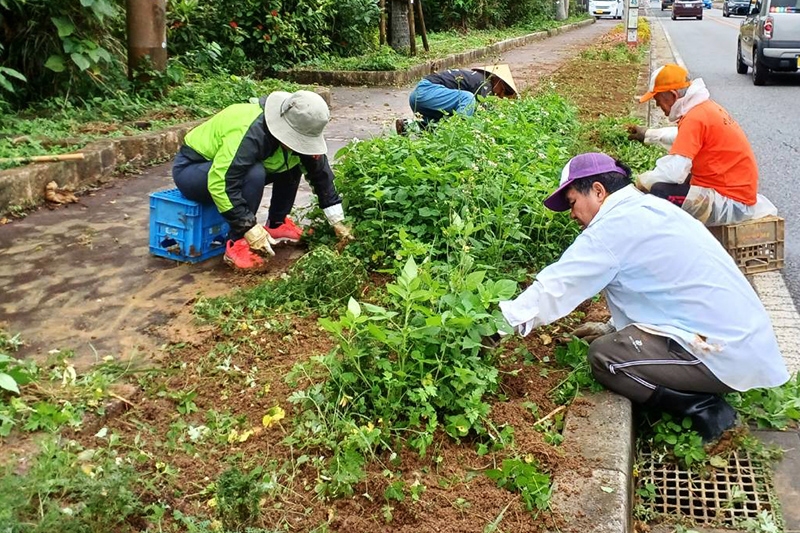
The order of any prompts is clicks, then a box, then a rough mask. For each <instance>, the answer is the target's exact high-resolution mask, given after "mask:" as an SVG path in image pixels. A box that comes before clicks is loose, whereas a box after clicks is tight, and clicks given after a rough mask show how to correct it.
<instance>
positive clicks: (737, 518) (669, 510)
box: [637, 452, 774, 527]
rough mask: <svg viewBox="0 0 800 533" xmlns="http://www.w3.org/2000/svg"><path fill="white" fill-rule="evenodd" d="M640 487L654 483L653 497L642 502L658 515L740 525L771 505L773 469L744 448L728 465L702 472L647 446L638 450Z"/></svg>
mask: <svg viewBox="0 0 800 533" xmlns="http://www.w3.org/2000/svg"><path fill="white" fill-rule="evenodd" d="M640 464H641V466H640V468H639V478H638V487H637V488H642V487H645V486H646V485H647V484H648V483H652V484H653V485H655V487H656V494H655V498H652V499H650V500H649V501H645V499H642V498H640V500H641V501H640V502H639V503H641V504H642V505H644V506H645V507H646V508H649V510H651V511H652V512H653V513H655V514H657V515H662V516H663V515H669V516H680V517H685V518H688V519H690V520H692V521H693V522H694V523H696V524H714V525H717V526H734V527H735V526H736V525H737V524H738V523H739V522H741V521H742V520H747V519H748V518H757V515H758V513H759V512H760V511H763V510H772V509H773V496H772V495H773V494H774V491H773V490H772V481H771V479H770V477H769V469H768V468H766V467H765V466H764V465H763V464H761V463H760V462H759V461H757V460H753V459H752V458H751V457H750V455H749V454H748V453H746V452H734V453H733V454H732V455H731V457H730V460H729V461H728V464H727V466H725V467H724V468H715V469H711V470H710V471H709V472H708V473H707V475H706V476H705V477H704V476H701V475H700V474H697V473H695V472H692V471H689V470H683V469H681V468H679V467H678V466H677V465H675V464H672V463H665V462H662V461H661V460H660V459H659V457H657V456H655V455H653V454H652V453H649V452H643V453H642V454H641V455H640Z"/></svg>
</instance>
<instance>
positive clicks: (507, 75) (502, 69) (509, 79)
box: [472, 63, 519, 94]
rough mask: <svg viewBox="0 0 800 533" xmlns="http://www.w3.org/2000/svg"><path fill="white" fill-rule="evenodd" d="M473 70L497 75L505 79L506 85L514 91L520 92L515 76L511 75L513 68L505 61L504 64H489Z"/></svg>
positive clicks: (515, 92)
mask: <svg viewBox="0 0 800 533" xmlns="http://www.w3.org/2000/svg"><path fill="white" fill-rule="evenodd" d="M472 70H475V71H478V72H485V73H487V74H491V75H492V76H497V77H498V78H500V79H501V80H503V81H504V82H505V84H506V85H508V87H509V89H511V90H512V91H514V94H517V93H518V92H519V91H518V90H517V86H516V85H515V84H514V78H513V76H511V68H509V66H508V65H507V64H505V63H504V64H502V65H487V66H485V67H477V68H474V69H472Z"/></svg>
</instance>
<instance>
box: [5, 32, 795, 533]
mask: <svg viewBox="0 0 800 533" xmlns="http://www.w3.org/2000/svg"><path fill="white" fill-rule="evenodd" d="M603 46H605V45H603ZM594 53H595V52H594V51H588V52H586V53H585V54H583V55H582V56H581V57H579V58H577V59H576V60H575V61H576V62H585V61H594V62H602V64H601V66H603V65H605V66H609V67H613V66H614V65H617V64H623V65H628V64H633V65H636V62H637V61H638V60H639V59H638V58H641V55H638V53H633V54H630V55H629V54H623V53H619V52H612V53H609V54H608V55H607V56H604V55H603V52H602V51H601V52H598V53H599V54H600V57H588V56H590V55H592V54H594ZM579 64H580V63H577V65H579ZM564 68H565V69H573V68H576V66H575V64H573V63H569V64H568V65H566V66H565V67H564ZM568 71H569V70H568ZM603 72H604V71H603V70H598V72H597V74H596V77H584V78H580V79H577V80H576V81H575V83H573V84H570V86H569V87H570V88H569V90H566V88H565V87H566V85H565V84H559V82H558V81H557V80H558V79H559V75H558V74H557V75H556V76H555V77H554V80H555V81H552V83H551V82H550V81H547V82H545V83H544V84H543V85H542V87H541V88H540V89H539V90H537V91H536V92H535V94H529V95H525V96H524V97H523V98H521V99H519V100H517V101H508V100H497V99H493V98H490V99H489V101H488V103H487V108H488V109H489V110H490V111H491V112H484V111H483V110H481V111H479V112H478V113H476V115H475V116H474V117H472V118H469V119H468V118H463V117H454V118H452V119H450V120H447V121H444V122H442V123H441V124H440V125H439V127H436V128H432V129H431V130H430V131H426V132H413V133H412V134H411V135H410V136H407V137H400V136H388V137H380V138H375V139H371V140H368V141H362V142H354V143H352V144H351V145H349V146H348V147H346V148H344V149H343V152H342V153H341V163H340V165H339V167H338V169H337V170H338V172H337V175H338V179H339V182H338V184H337V185H338V186H339V188H340V191H341V193H342V195H343V197H344V199H345V202H346V209H347V212H348V213H349V216H350V217H352V221H353V231H354V234H355V235H356V237H357V240H356V242H354V243H352V244H350V245H348V246H347V247H346V248H344V249H343V250H341V251H334V250H333V249H332V248H331V247H329V246H328V245H331V244H332V243H333V239H332V235H331V234H330V233H329V228H328V227H327V225H326V224H324V223H322V219H321V213H320V212H319V211H318V210H312V211H311V212H310V213H309V214H308V215H309V216H310V217H311V218H312V219H314V220H316V224H315V227H314V231H313V234H312V235H311V236H310V237H309V238H308V239H307V242H306V244H307V245H308V246H309V248H310V251H309V252H308V253H307V254H306V255H304V256H303V257H302V258H301V259H300V260H298V261H297V262H296V263H295V264H294V265H292V266H291V267H289V268H288V269H287V270H286V271H285V272H283V273H276V274H277V276H276V277H274V278H272V279H269V280H266V281H264V280H259V282H257V283H255V282H253V281H252V280H251V279H250V278H247V279H245V280H244V281H243V285H244V286H243V287H242V288H241V289H239V290H237V291H235V292H232V293H231V294H229V295H226V296H223V297H220V298H213V299H201V300H199V301H198V302H196V303H195V306H194V313H195V315H196V318H197V320H198V321H200V322H201V323H202V324H203V325H204V327H206V328H210V329H211V334H210V335H209V336H207V337H205V338H203V339H197V340H194V342H191V341H187V340H185V339H176V342H173V343H167V344H165V345H164V346H163V348H162V353H161V356H160V358H159V359H158V361H157V363H156V364H154V365H153V366H144V365H143V364H142V363H138V364H137V362H136V361H132V362H131V363H130V364H126V365H120V364H118V363H117V362H116V361H115V360H114V359H113V358H110V357H108V356H106V358H101V359H100V360H99V361H98V362H97V365H95V366H94V367H92V368H90V369H76V368H75V367H74V366H73V365H72V364H71V362H70V354H69V353H67V352H60V351H54V352H53V353H52V354H50V355H51V359H50V360H49V361H45V362H41V363H40V364H34V363H31V362H23V361H20V360H18V359H16V358H15V357H14V354H15V352H16V350H17V349H18V348H19V347H20V346H21V345H22V343H23V342H24V339H20V338H19V337H17V336H10V335H8V334H3V335H2V336H0V444H2V446H3V448H4V450H9V453H8V454H4V456H3V458H2V459H0V465H1V466H2V468H3V470H2V477H0V529H2V530H4V531H5V530H7V531H11V532H14V533H16V532H22V531H26V532H27V531H35V532H40V531H41V532H45V531H47V532H51V531H120V532H133V531H143V530H148V529H149V530H152V531H164V532H172V531H174V532H177V531H189V532H193V533H194V532H197V533H200V532H203V533H205V532H209V533H210V532H244V531H248V532H251V533H255V532H262V533H268V532H269V533H272V532H278V531H292V530H294V531H314V532H318V533H322V532H328V531H366V530H369V531H386V532H389V531H392V532H396V531H400V532H403V531H406V532H411V531H413V532H421V533H428V532H432V531H441V530H442V529H444V528H445V526H447V527H455V528H461V529H465V530H477V531H486V532H497V531H504V532H507V533H516V532H519V533H521V532H526V533H527V532H531V531H543V530H545V529H547V530H551V531H552V530H557V528H559V526H560V525H561V522H560V520H561V519H560V517H559V516H557V515H555V514H554V513H552V510H551V508H550V499H551V495H552V490H553V485H552V483H553V479H554V477H555V476H557V475H558V473H559V472H561V471H563V470H565V469H580V468H583V467H587V466H591V465H582V464H580V463H579V462H578V461H576V460H575V459H574V457H573V454H571V453H570V449H569V446H570V442H569V440H568V439H565V436H564V434H563V428H564V419H565V418H564V417H565V415H566V413H567V412H568V411H569V409H570V406H571V404H572V403H573V402H574V401H575V399H576V398H579V397H580V395H581V394H583V393H585V392H588V391H596V390H599V389H600V388H601V387H600V386H599V385H598V384H597V383H596V382H594V380H593V379H592V377H591V373H590V370H589V368H588V365H587V361H586V354H587V350H588V344H587V343H586V342H584V341H582V340H579V339H576V338H572V337H571V336H570V335H569V332H570V331H571V330H572V329H573V328H574V327H575V326H576V325H578V324H580V323H582V322H584V321H589V320H591V321H598V320H605V319H607V316H608V314H607V311H606V310H605V309H604V305H603V303H602V300H601V299H599V298H597V299H593V300H591V301H589V302H586V303H584V304H583V305H582V306H581V307H580V308H579V309H578V310H577V311H576V312H574V313H573V314H571V315H570V316H569V317H567V318H565V319H563V320H562V321H559V322H558V323H556V324H553V325H551V326H548V327H545V328H540V329H539V330H537V331H536V333H535V334H533V335H530V336H529V337H528V338H526V339H519V338H516V337H514V336H508V337H506V338H505V339H504V340H503V341H501V342H500V343H499V345H498V346H495V344H496V341H495V339H496V335H497V334H498V333H501V332H502V333H509V331H508V326H507V324H505V322H504V321H503V320H502V317H501V315H500V313H499V311H498V309H497V302H498V301H500V300H503V299H508V298H510V297H512V296H514V295H515V294H516V293H518V292H519V290H520V289H521V287H523V286H524V285H526V284H527V283H529V282H531V281H532V280H533V278H534V276H535V273H536V271H537V270H538V269H540V268H541V267H542V266H544V265H545V264H547V263H548V262H551V261H553V260H554V259H556V258H557V257H558V256H559V255H560V254H561V253H562V252H563V250H564V249H565V248H566V247H567V246H568V245H569V244H570V243H571V241H572V239H574V237H575V235H577V232H578V229H577V227H576V225H575V224H574V223H573V222H571V221H570V220H569V218H568V216H567V215H566V214H563V213H562V214H555V213H552V212H549V211H547V210H545V209H544V208H543V207H542V205H541V202H542V199H543V198H544V197H545V196H546V195H547V194H549V193H550V192H551V191H552V189H553V188H554V187H555V186H556V184H557V183H558V179H559V173H560V169H561V167H562V166H563V164H564V163H565V162H566V161H567V160H568V159H569V157H571V156H572V155H574V154H575V153H578V152H581V151H585V150H587V149H601V150H605V151H609V152H611V153H613V154H614V155H619V156H620V157H622V158H623V159H625V160H626V161H627V162H628V163H631V165H632V166H633V167H634V168H635V169H637V170H643V169H645V168H647V167H648V166H650V164H651V163H652V161H653V159H654V158H655V157H657V156H658V152H657V151H655V150H654V149H652V148H646V147H643V146H642V145H639V144H635V143H632V142H630V141H628V140H627V138H626V136H625V134H624V133H622V127H621V126H622V124H624V123H625V122H627V121H631V120H632V119H631V118H630V117H628V113H629V112H630V102H631V97H632V95H633V92H634V91H635V80H636V78H635V76H636V75H637V74H638V67H637V68H634V69H632V70H630V71H627V72H628V77H627V78H624V79H623V78H619V80H618V81H619V88H620V89H619V91H620V92H619V93H618V94H617V96H619V97H620V98H625V99H626V101H627V102H628V106H626V107H625V108H624V109H622V108H621V109H622V110H621V111H620V112H619V113H618V114H615V115H614V116H606V117H597V116H593V115H592V114H591V113H587V111H586V109H584V108H583V107H582V105H581V103H582V102H586V101H588V98H585V97H584V95H585V94H587V93H588V92H590V91H593V90H594V88H595V86H596V85H597V84H599V83H602V81H601V80H602V79H603V78H602V77H603V76H604V74H603ZM623 91H627V92H623ZM576 104H578V105H576ZM798 393H800V385H798V382H797V381H795V382H793V385H791V386H787V387H785V388H783V389H779V390H776V391H769V392H766V391H753V392H752V393H747V394H743V395H739V396H738V397H737V398H733V399H732V403H734V404H735V405H736V406H737V408H738V409H740V412H741V413H743V416H745V417H747V418H748V420H750V419H752V420H756V421H758V422H759V423H760V424H774V425H781V424H790V423H793V421H795V420H797V418H798V416H797V415H798V414H800V412H798V410H797V408H798ZM690 431H691V428H690V427H689V426H686V424H685V421H675V420H671V419H662V420H661V421H660V422H658V423H657V424H656V425H655V426H654V429H653V434H654V435H655V436H654V437H653V439H654V440H655V439H658V443H657V444H658V445H659V446H661V445H663V446H664V447H665V448H664V449H665V452H664V453H672V454H673V456H674V457H675V458H677V459H678V460H681V459H682V460H683V461H685V462H686V463H687V464H689V462H691V464H692V465H696V464H700V463H701V462H704V461H705V460H706V457H707V456H708V457H711V458H713V457H714V456H716V455H719V454H721V453H723V452H721V451H719V452H714V453H713V454H710V453H709V452H707V451H705V450H703V453H704V454H706V455H705V456H703V457H700V450H698V449H697V446H696V440H694V438H693V435H692V434H691V433H690ZM658 435H661V437H658ZM708 464H710V465H711V466H712V467H713V466H714V460H712V459H708ZM643 490H644V491H645V493H646V494H650V492H648V491H649V489H648V488H646V487H645V488H644V489H643ZM765 520H767V519H766V518H765Z"/></svg>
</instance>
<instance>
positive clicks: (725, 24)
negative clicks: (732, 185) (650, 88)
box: [650, 2, 800, 306]
mask: <svg viewBox="0 0 800 533" xmlns="http://www.w3.org/2000/svg"><path fill="white" fill-rule="evenodd" d="M650 14H651V15H653V16H655V17H659V19H660V21H661V22H662V24H663V26H664V29H665V30H666V31H667V34H669V36H670V38H671V39H672V43H673V45H674V46H675V47H676V48H677V49H678V52H679V53H680V55H681V57H682V58H683V61H684V62H685V63H686V66H687V68H688V69H689V72H690V74H691V75H692V76H693V77H702V78H703V80H704V81H705V82H706V85H707V86H708V88H709V91H710V92H711V97H712V98H713V99H714V100H716V101H717V102H719V103H720V104H721V105H722V106H723V107H725V108H726V109H727V110H728V111H729V112H730V113H731V115H733V117H734V118H735V119H736V120H737V121H738V122H739V124H740V125H741V126H742V128H743V129H744V131H745V133H746V134H747V137H748V138H749V140H750V144H751V145H752V146H753V150H754V151H755V154H756V158H757V160H758V165H759V171H760V182H759V192H760V193H761V194H764V195H766V196H767V197H768V198H769V199H770V200H772V202H773V203H774V204H775V205H776V206H777V207H778V214H779V215H780V216H782V217H783V218H785V219H786V267H785V269H784V277H785V278H786V284H787V285H788V287H789V291H790V292H791V294H792V298H793V299H794V302H795V305H796V306H800V74H780V75H776V76H774V77H773V78H772V79H771V80H770V82H769V83H768V84H767V85H766V86H763V87H756V86H755V85H753V78H752V76H751V75H750V72H749V71H748V74H746V75H744V74H737V73H736V42H737V36H738V34H739V25H740V24H741V22H742V20H744V17H740V16H739V17H737V16H731V17H729V18H725V17H723V16H722V11H721V10H719V9H706V10H705V12H704V16H703V20H694V19H678V20H676V21H673V20H671V19H670V17H671V11H669V10H667V11H661V10H660V3H659V2H652V3H651V4H650Z"/></svg>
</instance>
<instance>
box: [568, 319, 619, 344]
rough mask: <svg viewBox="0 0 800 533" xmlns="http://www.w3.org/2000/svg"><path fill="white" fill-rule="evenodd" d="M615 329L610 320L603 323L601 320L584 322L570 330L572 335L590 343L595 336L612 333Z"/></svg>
mask: <svg viewBox="0 0 800 533" xmlns="http://www.w3.org/2000/svg"><path fill="white" fill-rule="evenodd" d="M615 331H616V328H615V327H614V324H613V323H612V322H611V321H610V320H609V321H608V322H606V323H605V324H604V323H602V322H587V323H586V324H583V325H581V326H578V327H577V328H575V329H574V330H573V331H572V335H574V336H576V337H578V338H580V339H583V340H585V341H586V342H588V343H590V344H591V342H592V341H593V340H595V339H596V338H598V337H602V336H603V335H608V334H609V333H614V332H615Z"/></svg>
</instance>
